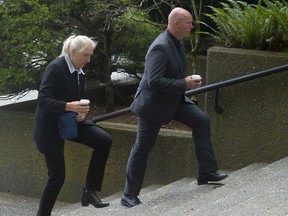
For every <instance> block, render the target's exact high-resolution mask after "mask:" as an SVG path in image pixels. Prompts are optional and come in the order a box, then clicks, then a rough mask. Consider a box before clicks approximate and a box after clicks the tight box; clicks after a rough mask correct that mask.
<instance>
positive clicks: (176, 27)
mask: <svg viewBox="0 0 288 216" xmlns="http://www.w3.org/2000/svg"><path fill="white" fill-rule="evenodd" d="M192 21H193V20H192V15H191V13H190V12H189V11H187V10H185V9H183V8H180V7H177V8H174V9H173V10H172V11H171V12H170V14H169V16H168V29H169V31H170V32H171V33H172V34H173V35H174V36H175V37H176V38H178V39H180V38H183V37H187V36H188V35H189V33H190V32H191V30H192V28H193V26H192Z"/></svg>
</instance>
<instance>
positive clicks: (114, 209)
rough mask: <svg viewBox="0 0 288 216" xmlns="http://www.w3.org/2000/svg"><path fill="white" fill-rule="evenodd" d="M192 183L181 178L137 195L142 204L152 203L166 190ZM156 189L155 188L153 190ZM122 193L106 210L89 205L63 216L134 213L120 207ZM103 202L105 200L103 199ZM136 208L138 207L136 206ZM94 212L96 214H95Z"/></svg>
mask: <svg viewBox="0 0 288 216" xmlns="http://www.w3.org/2000/svg"><path fill="white" fill-rule="evenodd" d="M191 181H193V180H192V179H191V178H183V179H180V180H178V181H175V182H172V183H170V184H168V185H165V186H162V187H159V186H158V187H157V185H156V186H148V187H146V188H143V189H142V190H141V193H140V195H139V198H140V199H141V201H142V202H144V201H147V202H153V199H152V198H155V197H156V196H161V195H162V194H165V193H166V192H167V190H168V191H169V190H175V189H177V188H179V187H182V186H184V185H186V184H188V183H191ZM155 187H156V188H155ZM122 193H123V192H121V193H118V197H117V198H116V199H115V200H112V201H111V202H110V206H109V207H107V208H102V209H95V208H94V207H91V206H90V205H89V206H88V207H85V208H81V209H77V210H75V211H73V212H69V213H67V214H65V216H76V215H77V216H84V215H85V216H90V215H95V213H96V212H97V213H99V214H100V215H101V216H110V215H117V216H121V215H129V214H130V212H129V211H132V210H133V211H134V210H135V209H136V208H127V207H123V206H121V205H120V198H121V195H122ZM151 199H152V200H151ZM103 200H106V198H105V199H103ZM137 207H138V206H137ZM95 211H96V212H95Z"/></svg>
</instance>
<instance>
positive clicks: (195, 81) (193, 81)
mask: <svg viewBox="0 0 288 216" xmlns="http://www.w3.org/2000/svg"><path fill="white" fill-rule="evenodd" d="M201 80H202V78H201V76H199V75H197V76H195V75H192V76H187V77H186V78H185V81H186V86H187V89H196V88H199V87H201V84H202V81H201Z"/></svg>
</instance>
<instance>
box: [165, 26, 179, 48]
mask: <svg viewBox="0 0 288 216" xmlns="http://www.w3.org/2000/svg"><path fill="white" fill-rule="evenodd" d="M167 32H168V35H169V36H170V37H171V38H172V40H173V42H174V43H175V44H176V45H177V46H179V44H181V40H178V39H177V38H176V37H175V36H174V35H173V34H172V33H171V32H170V31H169V29H167Z"/></svg>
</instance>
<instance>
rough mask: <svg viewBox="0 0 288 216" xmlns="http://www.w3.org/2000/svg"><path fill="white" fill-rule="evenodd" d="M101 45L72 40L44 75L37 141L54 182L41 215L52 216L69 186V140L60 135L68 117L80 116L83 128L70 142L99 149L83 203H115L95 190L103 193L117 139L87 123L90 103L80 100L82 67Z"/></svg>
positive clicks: (83, 38)
mask: <svg viewBox="0 0 288 216" xmlns="http://www.w3.org/2000/svg"><path fill="white" fill-rule="evenodd" d="M95 47H96V43H95V42H94V41H92V40H91V39H90V38H88V37H86V36H82V35H78V36H71V37H69V38H68V39H67V40H66V41H65V42H64V44H63V49H62V54H61V55H60V57H58V58H56V59H55V60H54V61H52V62H51V63H50V64H49V65H48V66H47V68H46V70H45V72H44V75H43V78H42V81H41V85H40V90H39V95H38V102H37V108H36V113H35V128H34V140H35V141H36V144H37V148H38V150H39V151H40V152H41V153H42V154H44V156H45V161H46V165H47V169H48V182H47V184H46V186H45V189H44V191H43V193H42V197H41V201H40V205H39V209H38V213H37V216H49V215H51V211H52V208H53V206H54V204H55V201H56V199H57V196H58V193H59V192H60V189H61V187H62V186H63V184H64V180H65V163H64V141H65V139H66V138H61V137H60V135H61V133H60V130H59V123H60V122H59V121H60V118H61V116H63V115H64V114H67V113H69V114H72V115H74V116H73V117H72V122H74V124H76V127H75V128H76V129H77V130H76V133H77V134H76V138H73V137H71V138H70V140H71V141H74V142H77V143H81V144H84V145H86V146H89V147H91V148H92V149H93V152H92V157H91V160H90V164H89V168H88V172H87V176H86V183H85V188H83V192H82V195H81V204H82V205H83V206H88V205H89V204H91V205H93V206H94V207H96V208H101V207H106V206H108V205H109V203H105V202H103V201H102V200H100V199H99V198H98V197H97V195H96V193H95V191H100V190H101V186H102V180H103V176H104V170H105V166H106V162H107V159H108V155H109V152H110V148H111V145H112V139H111V137H110V136H109V135H108V134H107V133H106V132H105V131H104V130H103V129H102V128H100V127H98V126H97V125H95V124H94V123H93V122H92V121H91V120H87V119H86V115H87V113H88V111H89V103H81V102H80V99H81V98H82V96H83V93H84V78H83V76H84V72H83V70H82V68H83V67H84V66H85V65H86V64H87V63H88V62H89V61H90V57H91V55H92V54H93V51H94V48H95ZM68 132H69V131H68ZM67 139H69V138H67ZM76 178H77V176H76Z"/></svg>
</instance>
